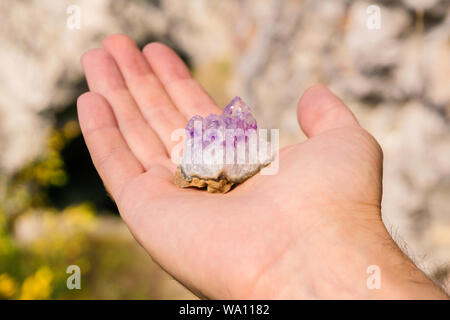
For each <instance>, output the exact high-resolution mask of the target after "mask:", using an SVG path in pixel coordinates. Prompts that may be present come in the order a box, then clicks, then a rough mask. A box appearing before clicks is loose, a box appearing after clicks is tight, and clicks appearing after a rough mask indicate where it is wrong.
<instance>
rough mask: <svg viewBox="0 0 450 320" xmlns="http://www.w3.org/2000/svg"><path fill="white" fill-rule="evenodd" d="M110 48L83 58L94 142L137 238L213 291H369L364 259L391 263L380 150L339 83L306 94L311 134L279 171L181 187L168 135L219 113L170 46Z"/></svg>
mask: <svg viewBox="0 0 450 320" xmlns="http://www.w3.org/2000/svg"><path fill="white" fill-rule="evenodd" d="M103 47H104V48H103V49H94V50H91V51H89V52H87V53H86V54H85V55H84V56H83V58H82V64H83V67H84V70H85V73H86V78H87V81H88V84H89V88H90V92H88V93H86V94H84V95H82V96H81V97H80V98H79V101H78V109H79V119H80V124H81V128H82V131H83V135H84V137H85V140H86V144H87V146H88V148H89V150H90V153H91V156H92V159H93V162H94V164H95V166H96V168H97V170H98V172H99V174H100V176H101V177H102V179H103V181H104V183H105V185H106V187H107V189H108V190H109V192H110V193H111V194H112V196H113V198H114V200H115V201H116V203H117V205H118V208H119V211H120V213H121V216H122V217H123V219H124V220H125V222H126V223H127V225H128V227H129V229H130V230H131V232H132V233H133V235H134V236H135V238H136V239H137V240H138V241H139V242H140V244H141V245H142V246H143V247H144V248H145V249H146V250H147V251H148V252H149V253H150V255H151V256H152V257H153V258H154V259H155V260H156V261H157V262H158V263H159V264H160V265H161V266H162V267H163V268H164V269H165V270H167V271H168V272H169V273H170V274H172V275H173V276H174V277H176V278H177V279H178V280H180V281H181V282H182V283H183V284H185V285H186V286H187V287H189V288H190V289H192V290H193V291H194V292H196V293H198V294H199V295H201V296H207V297H212V298H249V297H255V298H277V297H296V298H309V297H314V296H317V297H334V296H336V294H338V292H339V290H342V288H344V289H345V290H344V292H341V293H342V294H341V296H340V297H351V296H354V295H356V294H364V293H365V290H366V283H365V278H366V277H367V274H366V273H365V271H366V268H367V266H369V265H370V264H373V263H375V264H376V263H377V261H378V260H380V261H379V264H380V265H384V264H385V265H390V264H389V263H385V261H384V260H383V261H381V257H382V256H383V255H382V254H381V251H380V250H381V249H380V246H378V245H375V244H376V243H377V240H380V239H381V240H382V241H383V243H386V242H389V241H391V239H390V237H389V235H388V234H387V232H386V230H385V228H384V226H383V224H382V222H381V215H380V202H381V162H382V156H381V150H380V148H379V146H378V144H377V143H376V142H375V140H374V139H373V138H372V137H371V136H370V135H369V134H368V133H367V132H366V131H364V130H363V129H362V128H361V127H360V126H359V125H358V123H357V121H356V119H355V117H354V116H353V115H352V113H351V112H350V111H349V109H348V108H347V107H346V106H345V105H344V104H343V103H342V102H341V101H340V100H339V99H338V98H337V97H335V96H334V95H333V94H332V93H331V92H330V91H328V90H327V89H326V88H324V87H321V86H316V87H313V88H312V89H310V90H308V91H307V93H305V94H304V96H303V98H302V99H301V101H300V103H299V109H298V119H299V123H300V125H301V127H302V129H303V131H304V132H305V134H306V135H307V136H308V137H309V139H307V140H306V141H305V142H303V143H299V144H296V145H293V146H290V147H288V148H285V149H283V150H281V151H280V155H279V170H278V172H277V173H276V174H274V175H261V174H258V175H256V176H254V177H252V178H251V179H249V180H247V181H246V182H245V183H243V184H241V185H238V186H237V187H236V188H234V189H233V190H232V191H231V192H229V193H227V194H220V195H219V194H209V193H207V192H204V191H200V190H194V189H180V188H177V187H176V186H175V185H174V184H173V177H174V173H175V164H173V163H172V162H171V160H170V153H171V151H172V148H173V147H174V146H175V145H176V144H177V143H179V142H178V141H172V140H171V133H172V132H173V130H175V129H177V128H182V127H184V126H185V125H186V122H187V120H188V119H189V118H190V117H191V116H193V115H195V114H200V115H202V116H205V115H207V114H209V113H219V112H220V109H219V108H218V107H217V106H216V105H215V103H214V102H213V101H212V100H211V98H210V97H209V96H208V95H207V94H206V93H205V92H204V91H203V89H202V88H201V87H200V85H199V84H198V83H197V82H195V80H193V79H192V78H191V76H190V74H189V71H188V69H187V68H186V66H185V65H184V64H183V62H182V61H181V60H180V59H179V57H177V55H176V54H175V53H174V52H173V51H172V50H170V49H169V48H168V47H166V46H164V45H162V44H160V43H152V44H149V45H148V46H146V48H145V49H144V50H143V52H141V51H140V50H139V49H138V48H137V47H136V45H135V44H134V43H133V41H131V40H130V39H129V38H127V37H125V36H122V35H113V36H109V37H108V38H107V39H106V40H105V41H104V42H103ZM368 251H369V253H368ZM399 256H400V255H399ZM377 259H378V260H377ZM398 259H400V258H395V259H393V261H397V260H398ZM392 263H394V262H392ZM408 263H409V262H408Z"/></svg>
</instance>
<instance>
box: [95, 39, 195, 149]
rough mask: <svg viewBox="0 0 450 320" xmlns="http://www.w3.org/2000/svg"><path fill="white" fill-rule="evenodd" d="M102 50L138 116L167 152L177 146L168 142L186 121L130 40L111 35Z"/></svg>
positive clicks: (174, 142)
mask: <svg viewBox="0 0 450 320" xmlns="http://www.w3.org/2000/svg"><path fill="white" fill-rule="evenodd" d="M103 47H104V48H105V50H106V51H108V52H109V53H110V54H111V55H112V56H113V58H114V60H115V61H116V63H117V66H118V67H119V69H120V71H121V73H122V75H123V77H124V79H125V82H126V85H127V87H128V89H129V90H130V92H131V95H132V96H133V98H134V99H135V101H136V103H137V105H138V107H139V109H140V111H141V113H142V115H143V116H144V118H145V120H146V121H147V122H148V123H149V124H150V126H151V127H152V128H153V130H154V131H155V132H156V134H157V135H158V136H159V138H160V139H161V141H162V142H163V143H164V145H165V146H166V148H167V151H168V152H169V153H170V151H171V150H172V147H173V146H174V145H175V144H177V143H178V142H177V141H172V140H171V133H172V132H173V131H174V130H175V129H178V128H183V127H184V126H186V122H187V119H186V118H185V117H184V116H183V115H182V114H181V113H180V112H179V110H178V109H177V108H176V107H175V106H174V105H173V103H172V101H171V100H170V97H169V96H168V94H167V92H166V91H165V90H164V87H163V86H162V84H161V83H160V81H159V80H158V78H157V77H156V75H155V74H154V72H153V71H152V70H151V68H150V66H149V64H148V62H147V61H146V60H145V58H144V56H143V54H142V52H141V51H140V50H139V48H138V47H137V46H136V44H135V43H134V41H133V40H131V39H130V38H129V37H127V36H125V35H120V34H117V35H111V36H109V37H107V38H106V39H105V40H104V41H103Z"/></svg>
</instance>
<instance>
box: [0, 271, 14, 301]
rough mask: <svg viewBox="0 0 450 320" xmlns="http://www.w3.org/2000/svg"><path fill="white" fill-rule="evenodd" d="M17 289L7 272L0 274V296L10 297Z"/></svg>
mask: <svg viewBox="0 0 450 320" xmlns="http://www.w3.org/2000/svg"><path fill="white" fill-rule="evenodd" d="M16 290H17V284H16V281H14V279H13V278H12V277H11V276H9V275H8V274H7V273H2V274H0V297H2V298H6V299H8V298H11V297H12V296H13V295H14V294H15V293H16Z"/></svg>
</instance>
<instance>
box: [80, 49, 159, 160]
mask: <svg viewBox="0 0 450 320" xmlns="http://www.w3.org/2000/svg"><path fill="white" fill-rule="evenodd" d="M82 64H83V68H84V71H85V73H86V79H87V82H88V85H89V88H90V89H91V91H93V92H96V93H99V94H100V95H102V96H104V97H105V98H106V100H107V101H108V102H109V104H110V105H111V107H112V109H113V112H114V115H115V118H116V119H117V124H118V127H119V129H120V131H121V133H122V135H123V136H124V138H125V141H126V142H127V144H128V146H129V147H130V149H131V151H132V152H133V153H134V154H135V156H136V158H137V159H138V160H139V161H140V162H141V163H142V164H143V166H144V167H145V168H146V169H149V168H150V167H151V165H152V164H154V163H159V161H161V159H164V158H167V153H166V149H165V147H164V145H163V143H162V142H161V140H160V139H159V138H158V136H157V135H156V133H155V132H154V131H153V130H152V128H151V127H150V126H149V125H148V124H147V122H146V121H145V120H144V118H143V117H142V114H141V113H140V111H139V109H138V107H137V105H136V102H135V101H134V99H133V97H132V96H131V94H130V92H129V91H128V89H127V87H126V85H125V82H124V80H123V78H122V75H121V73H120V71H119V69H118V68H117V66H116V64H115V62H114V60H113V58H112V57H111V55H110V54H109V53H107V52H106V51H105V50H103V49H94V50H91V51H88V52H87V53H85V54H84V55H83V58H82Z"/></svg>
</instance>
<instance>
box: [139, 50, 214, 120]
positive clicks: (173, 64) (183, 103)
mask: <svg viewBox="0 0 450 320" xmlns="http://www.w3.org/2000/svg"><path fill="white" fill-rule="evenodd" d="M143 52H144V56H145V57H146V58H147V61H148V62H149V63H150V66H151V68H152V70H153V71H154V72H155V74H156V75H157V76H158V78H159V80H160V81H161V83H162V84H163V86H164V88H165V89H166V91H167V93H168V94H169V96H170V98H171V99H172V101H173V102H174V103H175V105H176V106H177V108H178V109H179V110H180V111H181V113H183V114H184V115H185V117H186V118H188V119H189V118H191V117H192V116H194V115H196V114H199V115H201V116H206V115H208V114H210V113H220V112H221V109H220V108H219V107H218V106H217V105H216V104H215V103H214V101H213V100H212V99H211V97H210V96H209V95H208V94H207V93H206V92H205V91H204V90H203V88H202V87H201V86H200V84H199V83H198V82H197V81H195V80H194V79H193V78H192V76H191V74H190V72H189V70H188V68H187V67H186V65H185V64H184V62H183V61H182V60H181V59H180V57H178V55H177V54H176V53H175V52H174V51H173V50H172V49H170V48H169V47H167V46H165V45H164V44H162V43H158V42H154V43H150V44H148V45H147V46H146V47H145V48H144V50H143Z"/></svg>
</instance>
